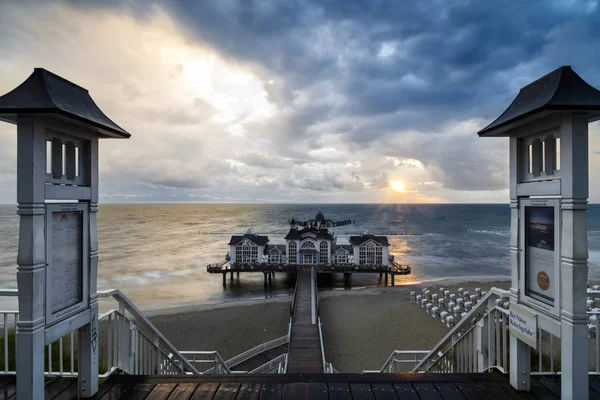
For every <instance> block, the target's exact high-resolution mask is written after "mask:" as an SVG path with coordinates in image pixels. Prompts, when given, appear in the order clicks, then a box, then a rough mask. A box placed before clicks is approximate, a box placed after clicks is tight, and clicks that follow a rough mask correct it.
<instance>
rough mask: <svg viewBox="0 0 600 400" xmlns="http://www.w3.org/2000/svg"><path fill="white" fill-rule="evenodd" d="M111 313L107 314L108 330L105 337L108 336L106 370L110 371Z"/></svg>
mask: <svg viewBox="0 0 600 400" xmlns="http://www.w3.org/2000/svg"><path fill="white" fill-rule="evenodd" d="M112 321H113V318H112V313H111V314H108V329H107V332H106V333H107V335H108V351H107V356H108V357H107V358H108V360H107V361H108V370H109V371H110V369H111V367H112V354H113V353H112V345H113V343H112Z"/></svg>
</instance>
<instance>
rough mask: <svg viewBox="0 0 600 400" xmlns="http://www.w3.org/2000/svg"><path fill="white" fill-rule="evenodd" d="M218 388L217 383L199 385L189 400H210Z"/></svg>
mask: <svg viewBox="0 0 600 400" xmlns="http://www.w3.org/2000/svg"><path fill="white" fill-rule="evenodd" d="M218 388H219V384H218V383H201V384H200V385H198V387H197V388H196V391H195V392H194V394H193V395H192V397H191V398H190V400H212V398H213V397H214V396H215V393H216V392H217V389H218Z"/></svg>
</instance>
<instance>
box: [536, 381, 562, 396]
mask: <svg viewBox="0 0 600 400" xmlns="http://www.w3.org/2000/svg"><path fill="white" fill-rule="evenodd" d="M529 392H530V393H531V394H532V395H533V397H535V398H536V399H540V400H557V399H559V398H560V395H559V396H555V395H554V393H552V392H551V391H550V390H548V389H547V388H546V387H545V386H543V385H542V384H541V383H539V382H538V381H537V380H536V379H532V380H531V385H530V389H529Z"/></svg>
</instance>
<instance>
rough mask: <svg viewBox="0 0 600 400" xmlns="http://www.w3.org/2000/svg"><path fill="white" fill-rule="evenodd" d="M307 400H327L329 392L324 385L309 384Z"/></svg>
mask: <svg viewBox="0 0 600 400" xmlns="http://www.w3.org/2000/svg"><path fill="white" fill-rule="evenodd" d="M306 387H307V390H308V399H309V400H313V399H314V400H328V399H329V390H328V389H327V384H325V383H312V382H309V383H308V384H307V385H306Z"/></svg>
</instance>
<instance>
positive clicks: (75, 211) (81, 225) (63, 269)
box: [46, 203, 89, 324]
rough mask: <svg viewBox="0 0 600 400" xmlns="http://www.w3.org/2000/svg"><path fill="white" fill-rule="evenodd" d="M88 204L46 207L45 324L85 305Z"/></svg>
mask: <svg viewBox="0 0 600 400" xmlns="http://www.w3.org/2000/svg"><path fill="white" fill-rule="evenodd" d="M88 222H89V221H88V210H87V204H79V203H67V204H48V205H47V206H46V262H47V264H48V265H47V266H46V324H52V323H54V322H59V321H60V320H62V319H64V318H66V317H68V316H70V315H72V314H74V313H76V312H78V311H80V310H81V309H83V308H85V307H87V305H88V301H87V299H88V293H89V287H88V274H89V272H88V260H89V246H88V241H87V238H88V235H87V232H88V229H89V228H88Z"/></svg>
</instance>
